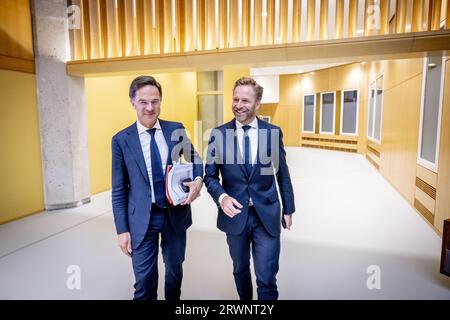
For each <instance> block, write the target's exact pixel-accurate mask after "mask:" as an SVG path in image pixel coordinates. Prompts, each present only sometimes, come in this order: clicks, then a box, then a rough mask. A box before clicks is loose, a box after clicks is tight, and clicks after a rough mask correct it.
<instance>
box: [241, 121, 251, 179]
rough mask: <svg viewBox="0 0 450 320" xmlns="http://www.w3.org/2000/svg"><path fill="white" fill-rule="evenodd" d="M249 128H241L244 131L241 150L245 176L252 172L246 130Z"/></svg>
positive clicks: (248, 138) (248, 139)
mask: <svg viewBox="0 0 450 320" xmlns="http://www.w3.org/2000/svg"><path fill="white" fill-rule="evenodd" d="M250 128H251V127H250V126H243V127H242V129H243V130H244V144H243V145H242V148H243V149H244V165H245V170H247V174H248V175H250V173H251V172H252V162H251V160H250V154H251V146H250V137H249V136H248V132H249V131H248V130H249V129H250Z"/></svg>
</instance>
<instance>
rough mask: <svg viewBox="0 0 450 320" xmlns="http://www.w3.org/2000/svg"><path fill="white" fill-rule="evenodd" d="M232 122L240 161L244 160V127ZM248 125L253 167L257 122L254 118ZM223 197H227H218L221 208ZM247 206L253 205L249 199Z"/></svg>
mask: <svg viewBox="0 0 450 320" xmlns="http://www.w3.org/2000/svg"><path fill="white" fill-rule="evenodd" d="M234 121H236V135H237V141H238V146H239V151H240V153H241V155H242V159H243V158H244V150H243V141H244V139H243V137H244V129H242V127H243V126H244V125H243V124H242V123H240V122H239V121H237V120H234ZM248 125H249V126H250V129H248V137H249V138H250V161H251V162H252V165H254V164H255V163H256V155H257V154H258V120H257V119H256V117H255V119H253V121H252V122H250V123H249V124H248ZM225 196H227V194H226V193H222V194H221V195H220V196H219V203H220V205H221V206H222V200H223V198H225ZM241 204H242V203H241ZM249 204H250V205H253V202H252V199H251V198H250V200H249Z"/></svg>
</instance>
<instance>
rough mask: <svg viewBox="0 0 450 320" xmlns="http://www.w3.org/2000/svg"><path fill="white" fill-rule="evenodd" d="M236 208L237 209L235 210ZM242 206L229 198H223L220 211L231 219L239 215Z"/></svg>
mask: <svg viewBox="0 0 450 320" xmlns="http://www.w3.org/2000/svg"><path fill="white" fill-rule="evenodd" d="M236 207H237V208H236ZM238 208H239V209H242V205H241V204H240V203H239V202H238V201H237V200H236V199H235V198H232V197H230V196H225V198H223V200H222V210H223V212H225V214H226V215H227V216H229V217H230V218H233V217H234V216H235V215H237V214H238V213H241V210H239V209H238Z"/></svg>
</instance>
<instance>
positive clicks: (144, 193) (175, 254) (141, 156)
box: [112, 76, 203, 300]
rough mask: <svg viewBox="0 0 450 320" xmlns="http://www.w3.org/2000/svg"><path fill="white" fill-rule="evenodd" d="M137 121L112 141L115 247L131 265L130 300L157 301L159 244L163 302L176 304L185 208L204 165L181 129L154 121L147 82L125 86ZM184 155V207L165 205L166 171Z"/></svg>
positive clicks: (156, 93)
mask: <svg viewBox="0 0 450 320" xmlns="http://www.w3.org/2000/svg"><path fill="white" fill-rule="evenodd" d="M129 96H130V100H131V104H132V106H133V107H134V109H135V110H136V115H137V121H136V122H135V123H133V124H132V125H131V126H129V127H128V128H126V129H124V130H122V131H120V132H119V133H117V134H116V135H115V136H114V137H113V138H112V206H113V213H114V221H115V225H116V230H117V234H118V240H119V246H120V248H121V249H122V251H123V253H124V254H125V255H127V256H130V257H131V259H132V264H133V270H134V275H135V279H136V282H135V285H134V288H135V292H134V299H139V300H141V299H152V300H156V299H157V288H158V265H157V263H158V243H159V236H160V235H161V250H162V255H163V260H164V264H165V269H166V272H165V298H166V300H179V299H180V294H181V281H182V277H183V269H182V264H183V261H184V257H185V249H186V230H187V228H188V227H189V226H190V225H191V224H192V217H191V208H190V203H191V202H192V201H193V200H195V198H197V196H198V194H199V192H200V189H201V187H202V184H203V180H202V177H203V164H202V160H201V158H200V157H199V155H198V154H197V153H196V152H195V150H194V148H193V147H192V144H191V142H190V141H189V139H188V138H187V135H186V132H185V130H184V127H183V125H182V124H181V123H178V122H171V121H164V120H162V119H158V117H159V114H160V110H161V109H160V107H161V99H162V88H161V85H160V84H159V83H158V82H157V81H156V80H155V78H153V77H150V76H141V77H137V78H136V79H134V80H133V82H132V83H131V85H130V90H129ZM181 155H183V156H184V158H185V159H186V161H188V162H193V163H194V165H193V169H194V170H193V171H194V181H192V182H185V185H186V186H187V187H189V194H188V198H187V199H186V201H184V202H183V203H181V204H180V205H178V206H172V205H170V204H169V203H168V201H167V198H166V190H165V172H166V167H167V165H169V164H172V162H173V161H178V160H179V158H180V156H181Z"/></svg>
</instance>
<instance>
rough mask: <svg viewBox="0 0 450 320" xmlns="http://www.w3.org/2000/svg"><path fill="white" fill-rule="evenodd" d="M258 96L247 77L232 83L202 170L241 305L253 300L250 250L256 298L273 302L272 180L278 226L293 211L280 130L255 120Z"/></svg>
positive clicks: (275, 232) (276, 248)
mask: <svg viewBox="0 0 450 320" xmlns="http://www.w3.org/2000/svg"><path fill="white" fill-rule="evenodd" d="M262 94H263V88H262V87H261V86H259V85H258V84H257V83H256V82H255V80H253V79H252V78H241V79H239V80H237V81H236V83H235V85H234V89H233V102H232V109H233V113H234V116H235V119H233V120H232V121H230V122H228V123H226V124H224V125H222V126H220V127H217V128H215V129H214V130H213V132H212V133H211V139H210V142H209V147H208V155H207V162H206V166H205V177H204V179H205V185H206V187H207V189H208V192H209V194H210V195H211V196H212V197H213V199H214V201H215V202H216V203H217V205H218V207H219V213H218V218H217V227H218V228H219V229H220V230H222V231H224V232H225V233H226V236H227V243H228V247H229V251H230V255H231V258H232V260H233V274H234V280H235V284H236V288H237V291H238V294H239V297H240V299H241V300H250V299H252V296H253V289H252V281H251V274H250V247H251V251H252V256H253V264H254V268H255V274H256V284H257V292H258V299H260V300H276V299H277V298H278V289H277V283H276V274H277V272H278V260H279V256H280V233H281V227H280V224H281V223H280V220H281V219H280V213H281V208H280V201H279V199H278V192H277V188H276V182H275V181H277V182H278V187H279V190H280V194H281V201H282V203H283V210H282V217H283V225H284V224H285V227H286V228H288V229H290V227H291V225H292V216H291V215H292V214H293V213H294V211H295V204H294V193H293V189H292V184H291V179H290V176H289V170H288V166H287V163H286V152H285V150H284V146H283V134H282V132H281V129H280V128H279V127H277V126H274V125H271V124H269V123H267V122H265V121H262V120H260V119H258V117H256V111H257V110H258V109H259V108H260V102H261V98H262ZM219 174H220V175H221V176H222V182H220V178H219Z"/></svg>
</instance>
